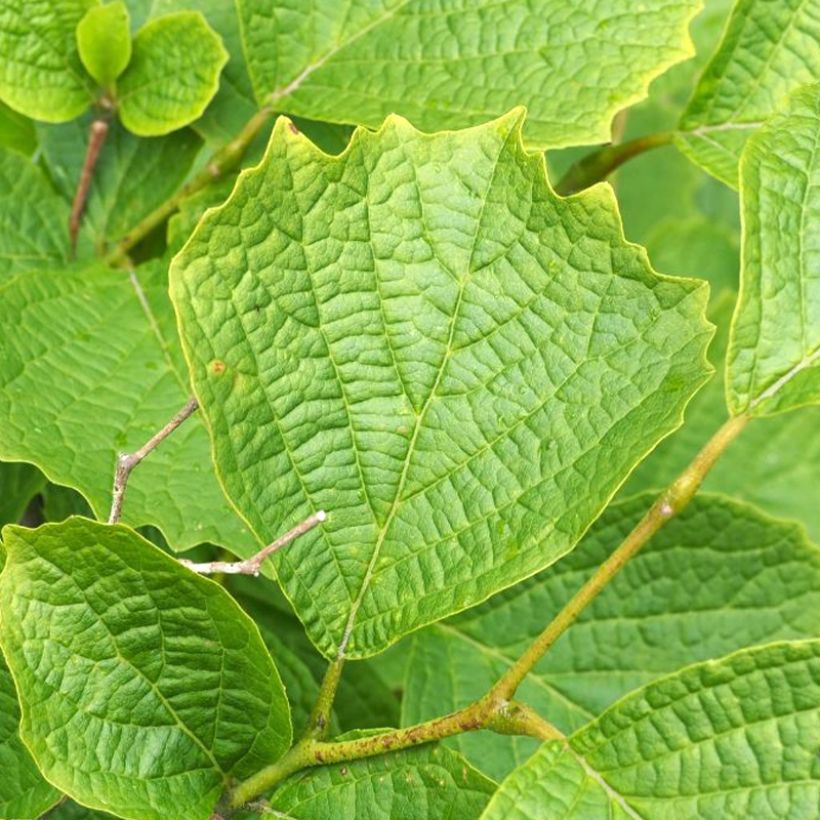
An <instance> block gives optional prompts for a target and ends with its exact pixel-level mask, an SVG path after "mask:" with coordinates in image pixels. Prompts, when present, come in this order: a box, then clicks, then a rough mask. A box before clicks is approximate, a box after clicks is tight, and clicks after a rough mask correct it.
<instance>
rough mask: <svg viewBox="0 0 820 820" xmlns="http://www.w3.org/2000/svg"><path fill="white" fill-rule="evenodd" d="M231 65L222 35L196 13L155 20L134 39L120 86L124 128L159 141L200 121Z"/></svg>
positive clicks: (119, 98)
mask: <svg viewBox="0 0 820 820" xmlns="http://www.w3.org/2000/svg"><path fill="white" fill-rule="evenodd" d="M227 60H228V53H227V52H226V51H225V49H224V47H223V46H222V40H221V39H220V37H219V35H218V34H217V33H216V32H215V31H214V30H213V29H212V28H211V27H210V26H209V25H208V23H207V22H206V21H205V18H204V17H203V16H202V15H201V14H200V13H199V12H194V11H180V12H175V13H173V14H166V15H163V16H162V17H157V18H156V19H154V20H151V21H150V22H149V23H147V24H146V25H145V26H143V27H142V28H141V29H140V30H139V32H137V36H136V37H135V38H134V54H133V57H132V58H131V62H130V63H129V65H128V68H127V69H126V70H125V73H124V74H123V75H122V77H121V78H120V81H119V83H118V84H117V106H118V110H119V114H120V119H121V120H122V123H123V125H125V127H126V128H127V129H128V130H129V131H131V132H133V133H134V134H137V135H139V136H142V137H155V136H159V135H161V134H167V133H168V132H169V131H175V130H176V129H177V128H182V126H184V125H188V124H189V123H191V122H193V121H194V120H195V119H197V118H198V117H199V116H200V115H201V114H202V112H203V111H204V110H205V108H206V106H207V105H208V103H209V102H210V101H211V99H212V98H213V96H214V94H216V90H217V88H218V87H219V72H220V71H221V70H222V67H223V66H224V65H225V63H226V62H227Z"/></svg>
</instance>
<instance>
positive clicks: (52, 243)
mask: <svg viewBox="0 0 820 820" xmlns="http://www.w3.org/2000/svg"><path fill="white" fill-rule="evenodd" d="M68 212H69V208H68V205H67V204H66V203H65V202H64V201H63V200H62V199H61V198H60V197H59V196H58V195H57V194H56V193H55V192H54V190H53V189H52V188H51V186H50V185H49V184H48V182H47V181H46V179H45V177H44V176H43V173H42V171H40V169H39V168H37V166H35V165H33V164H32V163H31V162H30V161H29V160H28V159H26V158H25V157H23V156H20V155H19V154H13V153H11V152H10V151H4V150H2V149H0V285H2V284H3V283H4V282H5V281H6V280H7V279H9V278H11V277H12V276H14V275H15V274H17V273H20V272H21V271H27V270H31V269H32V268H38V267H50V266H52V265H53V266H59V265H60V264H62V263H64V262H65V261H66V260H67V259H68V252H69V246H68V228H67V225H68Z"/></svg>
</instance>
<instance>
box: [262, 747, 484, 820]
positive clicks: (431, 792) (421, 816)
mask: <svg viewBox="0 0 820 820" xmlns="http://www.w3.org/2000/svg"><path fill="white" fill-rule="evenodd" d="M494 790H495V783H493V781H492V780H489V779H488V778H486V777H484V775H482V774H480V773H479V772H478V771H476V770H475V769H474V768H473V767H472V766H470V764H469V763H467V762H466V761H465V760H464V758H462V757H461V756H460V755H458V754H456V753H455V752H453V751H451V750H450V749H447V748H445V747H442V746H433V747H430V746H426V747H423V748H420V749H412V750H409V751H405V752H396V753H394V754H389V755H380V756H379V757H374V758H369V759H365V760H354V761H351V762H350V763H341V764H338V765H334V766H323V767H322V768H321V769H315V770H311V771H308V772H306V773H305V774H302V775H297V776H296V777H293V778H291V779H290V780H288V781H286V782H285V783H284V785H282V786H280V787H279V788H278V789H277V790H276V791H275V792H274V794H273V796H272V797H271V805H272V806H273V808H274V810H275V811H280V812H284V813H285V815H286V816H288V817H298V818H299V820H338V818H342V817H345V818H347V817H351V818H352V817H356V818H368V820H388V818H401V820H429V819H430V818H434V817H435V818H439V817H441V818H444V817H451V818H470V817H478V815H479V814H480V813H481V812H482V810H483V809H484V807H485V806H486V805H487V801H488V800H489V798H490V795H491V794H492V793H493V791H494Z"/></svg>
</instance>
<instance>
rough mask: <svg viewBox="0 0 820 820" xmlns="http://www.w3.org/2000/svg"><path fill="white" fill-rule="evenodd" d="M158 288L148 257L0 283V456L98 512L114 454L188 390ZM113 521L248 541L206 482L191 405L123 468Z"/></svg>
mask: <svg viewBox="0 0 820 820" xmlns="http://www.w3.org/2000/svg"><path fill="white" fill-rule="evenodd" d="M166 287H167V285H166V276H165V266H164V264H163V263H162V262H161V261H157V262H154V263H151V264H149V265H146V266H143V267H140V268H137V269H136V270H133V271H131V272H128V271H123V270H118V271H114V270H108V269H106V268H103V267H102V266H92V267H80V268H63V269H60V270H58V271H56V272H55V271H37V272H35V271H30V272H28V273H25V274H21V275H20V276H18V277H16V278H15V279H12V280H11V281H10V282H9V283H8V284H7V285H6V286H5V287H3V288H2V289H0V327H2V328H3V331H4V339H3V355H2V356H1V357H0V458H5V459H10V460H21V461H29V462H31V463H33V464H36V465H38V466H39V467H40V468H41V469H42V470H43V472H45V473H46V475H47V476H48V478H49V479H50V480H51V481H54V482H55V483H57V484H63V485H66V486H71V487H74V488H76V489H78V490H80V491H81V492H82V493H83V495H84V496H85V497H86V498H87V499H88V501H89V502H90V503H91V506H92V508H93V509H94V513H95V514H96V515H97V516H98V517H100V518H105V517H107V515H108V510H109V508H110V505H111V482H112V480H113V475H114V466H115V463H116V458H117V454H118V453H120V452H132V451H133V450H135V449H136V448H138V447H141V446H142V445H143V444H144V443H145V442H146V441H147V440H148V438H149V437H150V436H152V435H153V434H154V433H156V432H157V430H159V429H160V428H161V427H162V426H163V425H164V424H166V423H167V422H168V420H169V419H170V418H171V417H172V416H173V415H174V414H175V413H177V412H178V411H179V409H180V408H181V407H182V406H183V405H184V404H185V402H186V401H187V400H188V398H189V397H190V387H189V385H188V374H187V371H186V368H185V363H184V361H182V356H181V353H180V351H179V349H178V345H177V343H176V330H175V328H174V318H173V315H172V313H171V307H170V304H169V303H168V298H167V294H166ZM44 384H48V385H50V386H51V387H50V389H48V390H43V389H42V386H43V385H44ZM123 520H124V521H127V522H128V523H130V524H133V525H134V526H139V525H142V524H154V525H156V526H157V527H159V528H160V529H161V530H162V532H163V534H164V535H165V537H166V538H167V539H168V541H169V543H170V544H171V545H172V547H173V548H174V549H177V550H183V549H187V548H189V547H191V546H194V545H195V544H199V543H202V542H204V541H210V542H213V543H216V544H222V545H225V546H229V547H230V548H231V549H232V550H234V551H235V552H237V553H239V554H243V555H250V554H251V553H253V552H255V551H256V550H257V549H258V548H259V545H258V543H257V542H256V540H255V539H254V538H253V537H252V536H251V535H250V534H249V533H248V530H247V528H246V527H245V525H244V524H243V523H242V522H241V521H240V520H239V519H238V518H237V516H236V515H235V514H234V512H233V511H232V510H231V509H230V508H229V506H228V503H227V501H226V499H225V496H224V494H223V493H222V490H221V489H220V487H219V485H218V483H217V481H216V478H215V476H214V473H213V468H212V466H211V460H210V453H209V445H208V438H207V434H206V432H205V429H204V427H203V425H202V421H201V419H200V418H199V417H198V414H196V415H194V417H192V418H191V419H189V420H188V421H187V422H186V423H185V424H184V425H183V426H182V427H180V429H178V430H176V431H175V432H174V434H173V435H172V436H170V437H169V438H168V440H167V441H164V442H163V443H162V445H161V446H160V447H158V448H157V449H156V450H155V451H154V452H153V453H151V455H150V456H149V457H148V458H146V460H145V461H144V462H143V463H142V464H141V465H140V467H139V469H138V470H135V471H134V474H133V476H132V477H131V480H130V481H129V485H128V493H127V495H126V500H125V507H124V514H123Z"/></svg>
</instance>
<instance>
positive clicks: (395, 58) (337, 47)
mask: <svg viewBox="0 0 820 820" xmlns="http://www.w3.org/2000/svg"><path fill="white" fill-rule="evenodd" d="M699 7H700V3H699V2H698V0H647V1H646V2H643V3H641V4H639V5H634V6H631V5H627V6H624V4H623V3H622V2H621V1H620V0H587V2H584V3H567V2H565V0H548V1H547V2H542V3H538V4H533V3H527V2H523V0H503V1H502V2H495V3H475V2H472V3H464V2H461V0H444V2H440V3H436V4H433V5H431V4H430V3H428V2H425V1H424V0H378V2H367V1H366V0H352V2H349V3H344V4H342V3H338V2H337V0H320V1H319V2H316V3H310V4H306V3H304V2H303V0H287V1H286V2H279V3H276V4H271V3H269V2H266V0H239V2H238V8H239V15H240V20H241V24H242V38H243V43H244V48H245V57H246V60H247V63H248V72H249V74H250V76H251V80H252V82H253V86H254V90H255V92H256V96H257V99H258V100H259V102H260V103H262V102H270V101H273V102H274V103H275V105H276V108H277V109H278V110H280V111H287V112H288V113H291V114H298V115H301V116H304V117H309V118H312V119H317V120H326V121H329V122H345V123H355V124H360V125H371V126H375V125H378V124H379V123H380V122H381V121H382V120H383V119H384V118H385V116H386V115H388V114H390V113H392V112H397V113H399V114H402V115H403V116H406V117H408V118H409V119H410V120H411V121H412V122H413V123H414V124H415V125H417V126H418V127H420V128H424V129H428V130H434V129H440V128H458V127H463V126H465V125H473V124H477V123H480V122H483V121H485V120H487V119H489V118H491V117H493V116H498V115H500V114H502V113H504V112H505V111H507V110H509V109H510V108H512V107H513V106H515V105H520V104H525V105H526V106H527V108H528V110H529V118H528V121H527V125H526V129H525V134H526V137H527V141H528V142H529V143H531V144H532V145H533V146H538V147H547V146H549V147H557V146H561V145H573V144H578V143H591V142H603V141H606V140H608V139H609V136H610V130H609V129H610V122H611V120H612V117H613V116H614V115H615V113H616V112H618V111H619V110H620V109H622V108H625V107H627V106H628V105H630V104H631V103H633V102H635V101H636V100H639V99H641V98H642V97H644V96H645V94H646V89H647V86H648V85H649V82H650V81H651V80H652V78H653V77H656V76H657V75H659V74H661V73H662V72H663V71H664V70H665V69H667V68H668V67H669V66H671V65H673V64H674V63H677V62H679V61H680V60H683V59H685V58H686V57H689V56H691V54H692V49H691V42H690V40H689V35H688V32H687V28H688V25H689V21H690V20H691V19H692V17H693V16H694V14H695V13H696V12H697V11H698V9H699Z"/></svg>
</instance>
